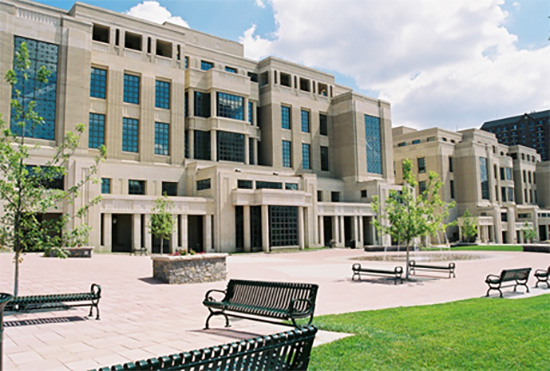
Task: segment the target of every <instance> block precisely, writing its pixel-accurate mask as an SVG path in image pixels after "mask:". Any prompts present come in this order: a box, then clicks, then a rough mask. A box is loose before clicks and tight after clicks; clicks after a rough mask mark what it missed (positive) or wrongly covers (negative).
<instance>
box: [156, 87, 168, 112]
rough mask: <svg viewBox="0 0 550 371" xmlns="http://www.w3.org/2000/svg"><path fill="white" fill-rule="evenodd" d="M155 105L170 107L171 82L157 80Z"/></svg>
mask: <svg viewBox="0 0 550 371" xmlns="http://www.w3.org/2000/svg"><path fill="white" fill-rule="evenodd" d="M155 107H157V108H165V109H170V83H169V82H168V81H161V80H156V81H155Z"/></svg>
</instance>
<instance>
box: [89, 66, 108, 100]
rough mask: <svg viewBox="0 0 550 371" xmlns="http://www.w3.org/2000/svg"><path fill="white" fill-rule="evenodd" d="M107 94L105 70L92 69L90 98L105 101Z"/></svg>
mask: <svg viewBox="0 0 550 371" xmlns="http://www.w3.org/2000/svg"><path fill="white" fill-rule="evenodd" d="M106 93H107V70H104V69H101V68H95V67H92V75H91V77H90V97H93V98H101V99H105V96H106Z"/></svg>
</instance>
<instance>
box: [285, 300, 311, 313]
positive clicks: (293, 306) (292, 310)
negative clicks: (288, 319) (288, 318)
mask: <svg viewBox="0 0 550 371" xmlns="http://www.w3.org/2000/svg"><path fill="white" fill-rule="evenodd" d="M298 302H305V303H307V308H306V310H305V311H303V312H302V313H309V312H311V309H312V308H313V303H312V301H311V300H309V299H292V300H291V301H290V305H289V308H288V309H289V313H290V314H292V313H297V312H298V310H297V309H296V303H298Z"/></svg>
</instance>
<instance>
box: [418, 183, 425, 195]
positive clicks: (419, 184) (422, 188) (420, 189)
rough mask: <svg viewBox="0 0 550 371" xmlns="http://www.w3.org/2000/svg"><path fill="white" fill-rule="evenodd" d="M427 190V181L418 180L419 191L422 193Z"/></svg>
mask: <svg viewBox="0 0 550 371" xmlns="http://www.w3.org/2000/svg"><path fill="white" fill-rule="evenodd" d="M425 190H426V182H425V181H422V182H418V191H419V192H420V193H424V191H425Z"/></svg>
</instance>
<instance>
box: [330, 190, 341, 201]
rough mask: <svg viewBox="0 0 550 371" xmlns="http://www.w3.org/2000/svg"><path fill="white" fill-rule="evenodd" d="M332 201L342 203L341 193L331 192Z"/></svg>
mask: <svg viewBox="0 0 550 371" xmlns="http://www.w3.org/2000/svg"><path fill="white" fill-rule="evenodd" d="M330 200H331V201H332V202H340V192H330Z"/></svg>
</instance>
